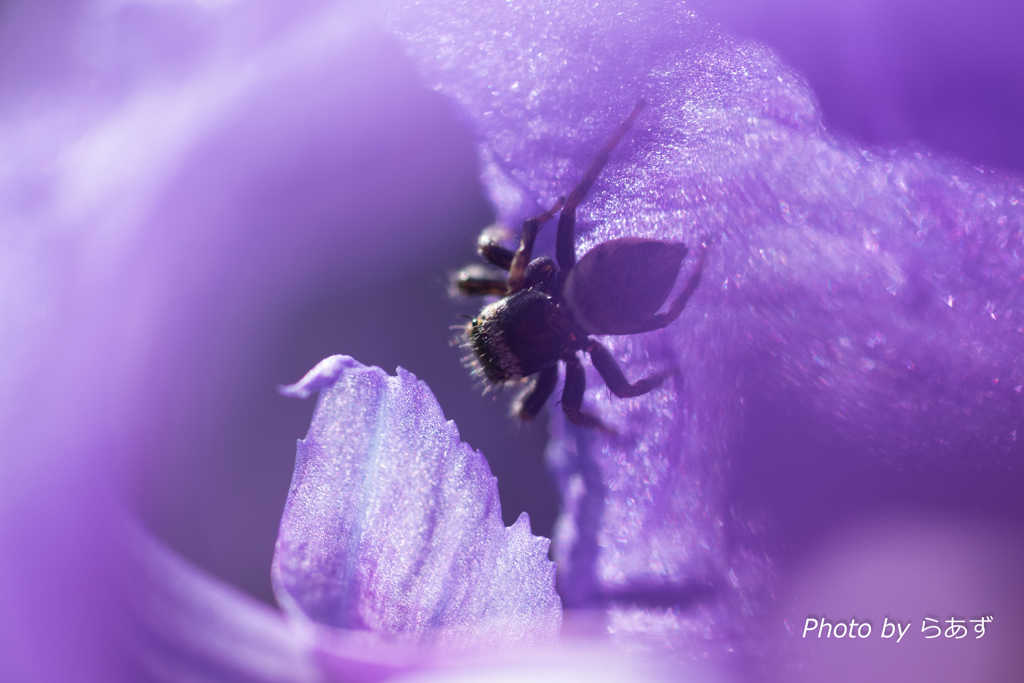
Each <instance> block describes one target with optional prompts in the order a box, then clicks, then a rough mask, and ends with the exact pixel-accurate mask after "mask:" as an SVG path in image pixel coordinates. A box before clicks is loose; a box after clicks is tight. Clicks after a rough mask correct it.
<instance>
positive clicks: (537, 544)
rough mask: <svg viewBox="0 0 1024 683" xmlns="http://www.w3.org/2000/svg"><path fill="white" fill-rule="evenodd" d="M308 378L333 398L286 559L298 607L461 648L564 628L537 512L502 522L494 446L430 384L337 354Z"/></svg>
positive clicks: (277, 567)
mask: <svg viewBox="0 0 1024 683" xmlns="http://www.w3.org/2000/svg"><path fill="white" fill-rule="evenodd" d="M330 378H336V381H334V382H330ZM302 385H311V386H318V387H320V399H319V403H318V405H317V409H316V414H315V415H314V417H313V423H312V425H311V426H310V429H309V433H308V434H307V435H306V438H305V440H303V441H301V442H299V448H298V455H297V457H296V463H295V475H294V478H293V480H292V486H291V490H290V492H289V496H288V502H287V504H286V506H285V511H284V517H283V519H282V521H281V531H280V535H279V537H278V542H277V551H276V554H275V558H274V569H273V579H274V586H275V591H276V594H277V596H278V600H279V602H280V603H281V605H282V606H283V607H284V609H285V610H286V611H287V612H289V613H291V614H292V615H293V616H296V617H298V618H300V619H310V620H312V621H314V622H317V623H319V624H324V625H328V626H333V627H338V628H342V629H357V630H369V631H371V632H374V633H378V634H382V635H383V634H393V635H395V636H397V637H398V638H399V640H402V641H405V642H409V643H414V644H434V645H438V646H440V647H442V648H450V649H454V650H474V649H477V648H480V647H485V646H487V647H489V646H516V645H519V644H531V645H532V644H537V643H541V642H545V641H550V640H552V639H554V638H555V637H556V636H557V634H558V632H559V629H560V626H561V619H562V617H561V603H560V601H559V598H558V596H557V595H556V594H555V591H554V566H553V565H552V563H551V562H550V561H549V560H548V559H547V549H548V541H547V540H546V539H543V538H538V537H535V536H533V535H532V534H531V533H530V523H529V518H528V517H527V516H526V515H525V514H524V515H523V516H521V517H520V518H519V520H517V521H516V523H515V524H513V525H512V526H511V527H509V528H506V527H505V526H504V525H503V524H502V522H501V510H500V506H499V503H498V491H497V485H496V480H495V479H494V477H493V476H492V475H491V473H490V470H489V469H488V466H487V463H486V461H485V460H484V457H483V455H481V454H480V453H479V452H476V451H474V450H472V449H471V448H470V447H469V446H467V445H466V444H464V443H462V442H461V440H460V439H459V433H458V430H457V429H456V427H455V425H454V423H452V422H450V421H446V420H445V419H444V415H443V414H442V413H441V409H440V407H439V406H438V404H437V401H436V400H435V399H434V397H433V395H432V394H431V393H430V390H429V389H428V388H427V387H426V385H425V384H423V383H422V382H420V381H419V380H417V379H416V377H415V376H413V375H412V374H410V373H408V372H406V371H405V370H403V369H401V368H399V369H398V375H397V376H396V377H391V376H389V375H387V374H386V373H385V372H384V371H383V370H380V369H379V368H366V367H363V366H358V364H355V363H354V362H352V361H351V359H349V358H347V357H342V356H335V357H333V358H329V359H327V360H325V361H323V362H322V363H321V364H320V365H318V366H317V368H315V369H314V370H313V371H312V372H311V373H310V374H308V375H307V376H306V377H305V378H303V380H302V382H300V384H299V385H296V387H301V386H302ZM296 387H293V388H291V390H292V391H294V392H296V393H300V392H301V389H299V388H296ZM286 391H287V390H286Z"/></svg>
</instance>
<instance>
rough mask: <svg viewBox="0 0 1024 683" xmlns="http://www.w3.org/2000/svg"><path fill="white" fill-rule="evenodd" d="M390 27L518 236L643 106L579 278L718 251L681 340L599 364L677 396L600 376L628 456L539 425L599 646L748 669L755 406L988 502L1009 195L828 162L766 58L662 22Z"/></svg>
mask: <svg viewBox="0 0 1024 683" xmlns="http://www.w3.org/2000/svg"><path fill="white" fill-rule="evenodd" d="M395 5H396V7H398V8H397V9H395V10H394V12H393V14H392V25H393V26H394V27H395V30H396V31H397V32H398V33H399V35H401V36H402V38H403V39H404V41H405V42H406V45H407V46H408V49H409V51H410V52H411V53H412V54H413V55H414V56H415V57H416V58H417V59H418V61H419V64H420V66H421V70H422V72H423V73H424V78H425V79H426V80H427V82H428V83H430V84H432V85H434V86H435V87H437V88H438V89H439V90H441V91H442V92H447V93H449V94H451V95H452V96H454V97H455V98H457V99H458V100H459V101H460V102H461V103H462V105H463V107H464V111H465V114H466V117H467V119H468V120H469V121H470V123H471V125H473V126H474V127H475V129H476V130H477V131H478V132H479V134H480V136H481V155H482V158H484V159H485V161H487V162H488V168H487V171H486V180H487V182H488V184H489V186H490V189H491V193H492V196H493V199H494V201H495V204H496V206H497V207H498V209H499V213H500V215H501V216H502V218H503V219H504V220H505V222H506V223H507V224H508V225H509V226H510V227H515V225H514V223H515V221H516V220H518V219H521V218H522V217H524V215H525V214H526V213H528V212H530V211H535V210H536V207H537V206H540V205H545V204H549V203H551V202H552V201H553V200H554V198H556V197H558V196H560V195H565V194H567V193H568V191H569V190H570V189H571V188H572V186H573V184H574V183H575V182H577V180H578V179H579V178H580V177H581V175H582V173H583V170H584V169H585V168H586V166H587V164H589V163H590V161H591V159H592V158H593V155H594V154H595V153H596V151H597V149H598V148H599V147H600V145H601V144H603V142H604V140H605V139H606V138H607V137H608V135H609V134H610V132H611V131H612V130H613V129H614V127H615V126H616V125H618V123H619V122H620V121H621V120H622V119H623V118H624V117H625V116H626V114H627V113H628V112H629V111H630V109H631V107H632V105H633V103H634V102H635V101H636V100H637V99H638V98H640V97H644V98H645V99H646V100H647V102H648V104H649V106H648V108H647V109H646V110H645V111H644V112H643V114H641V116H640V117H639V118H638V119H637V121H636V122H635V124H634V126H633V129H632V131H631V132H630V133H629V135H627V137H626V139H625V140H624V141H623V142H622V143H621V144H620V145H619V148H618V149H617V150H616V151H615V153H613V154H612V161H611V163H610V164H609V166H608V167H607V168H606V169H605V171H604V173H603V174H602V176H601V178H600V179H599V180H598V181H597V183H595V185H594V187H593V189H592V191H591V192H590V195H589V197H588V198H587V200H586V201H585V202H584V203H583V204H582V205H581V208H580V211H579V220H578V228H577V255H578V256H579V255H581V254H583V253H584V252H586V251H587V250H588V249H590V248H592V247H593V246H594V245H596V244H598V243H601V242H604V241H606V240H608V239H612V238H618V237H625V236H637V237H653V238H658V239H662V240H667V241H673V242H684V243H686V244H688V245H690V246H691V248H692V247H695V246H696V245H698V244H699V243H701V242H703V241H706V242H707V243H708V256H707V267H706V269H705V272H704V279H703V284H702V285H701V287H700V288H699V289H698V290H697V293H696V295H695V296H694V297H693V299H692V300H691V302H690V304H689V305H688V308H687V310H686V311H685V312H684V313H683V315H682V317H681V318H680V319H679V320H678V321H677V322H676V323H674V324H673V325H672V326H671V327H670V328H668V329H666V330H664V331H661V332H655V333H652V334H646V335H638V336H632V337H616V338H609V339H607V340H603V341H605V342H606V343H607V345H608V346H609V348H610V349H611V350H612V353H613V355H614V356H615V358H616V359H617V360H618V361H619V363H620V364H621V365H622V366H623V368H624V370H625V372H626V375H627V376H628V377H629V378H630V379H631V380H635V379H638V378H640V377H643V376H645V375H649V374H651V373H652V372H655V371H658V370H662V369H668V370H673V371H675V374H674V375H673V376H672V377H671V378H670V379H669V380H668V381H666V382H665V384H664V385H663V386H662V387H661V388H660V389H658V390H656V391H654V392H651V393H650V394H647V395H645V396H642V397H639V398H634V399H628V400H622V399H617V398H615V397H614V396H610V394H609V392H608V391H607V390H606V389H605V387H604V386H603V382H602V381H601V379H600V377H599V376H598V375H597V373H596V372H594V371H593V368H589V369H588V375H587V379H588V385H589V387H590V388H589V390H588V392H587V395H586V402H585V407H586V408H587V409H589V410H591V411H593V412H595V413H596V414H597V415H598V416H599V417H600V418H601V419H602V420H603V421H604V422H605V423H607V424H609V425H611V426H612V427H614V428H615V429H616V430H617V431H618V433H619V436H618V437H609V436H607V435H604V434H601V433H597V432H594V431H588V430H579V429H574V428H571V427H566V426H564V425H563V421H562V420H555V421H554V423H553V424H554V432H555V436H556V439H555V441H554V442H553V444H552V446H551V449H550V451H549V456H550V461H551V463H552V466H553V468H554V469H555V471H556V474H557V476H558V478H559V483H560V488H561V490H562V494H563V500H564V508H563V513H562V518H561V520H560V522H559V525H558V528H557V530H556V539H555V556H556V559H557V561H558V569H559V578H560V582H561V586H562V594H563V597H564V598H565V600H566V606H567V607H572V606H577V605H578V606H591V607H601V606H604V607H607V610H606V618H607V621H606V622H605V623H604V625H603V629H604V630H605V631H606V632H609V633H612V634H614V635H615V636H616V638H617V639H619V640H620V641H623V642H629V643H632V644H634V645H638V646H642V647H656V648H661V647H665V646H670V647H673V648H676V649H677V651H678V652H681V653H683V656H694V657H699V656H702V655H704V654H708V653H713V652H715V651H717V652H720V653H723V654H725V653H735V652H737V651H744V650H746V651H747V652H750V651H753V650H757V649H758V646H757V645H755V644H754V643H756V642H757V641H758V639H759V637H760V636H759V635H758V634H759V633H761V630H762V628H764V626H763V625H762V624H761V623H760V621H759V617H758V615H759V613H760V609H761V606H762V605H763V604H764V602H763V601H762V598H763V597H767V596H768V595H770V593H771V591H772V589H773V586H774V585H775V582H776V578H775V577H774V574H775V569H774V566H773V559H772V556H766V555H765V554H764V552H763V550H762V544H763V536H762V535H761V534H760V530H761V529H763V520H762V519H761V518H760V517H759V516H758V515H757V514H756V503H757V500H751V499H746V500H744V499H742V498H741V497H739V498H738V497H737V494H736V491H737V488H739V487H737V486H736V482H737V480H736V479H735V478H732V476H731V473H730V463H731V462H732V461H733V460H734V459H736V458H737V457H738V447H739V446H740V444H741V442H742V439H743V437H744V428H745V427H746V426H747V424H748V423H747V417H748V414H749V412H750V411H751V410H753V407H754V406H755V405H764V404H768V405H771V406H777V407H778V408H776V409H777V410H781V411H786V410H789V411H793V412H795V413H796V414H797V416H798V417H797V418H795V419H796V421H797V423H798V424H812V425H816V426H817V425H825V426H826V427H827V428H828V429H830V430H832V431H831V432H830V434H831V435H832V437H833V438H834V439H836V442H838V443H845V444H854V445H856V446H857V447H858V448H860V449H861V451H860V453H862V454H863V457H865V458H870V459H872V461H873V462H875V463H876V464H878V465H881V464H882V463H883V462H889V463H895V464H896V468H894V469H895V470H896V471H899V470H907V469H911V468H914V471H915V475H914V476H913V477H906V478H905V479H903V481H904V483H905V485H906V486H908V487H919V488H920V487H928V486H930V485H935V486H948V485H949V473H950V472H952V473H954V476H963V477H964V478H965V479H970V478H971V477H973V476H975V475H976V474H977V473H978V472H979V471H983V472H984V473H985V474H984V475H983V476H984V477H988V479H989V480H993V479H997V478H998V476H999V475H998V473H999V472H1000V471H1003V468H1004V466H1005V465H1004V463H1008V462H1010V461H1011V458H1009V457H1008V456H1012V455H1016V454H1019V453H1020V449H1021V446H1020V444H1021V441H1020V440H1019V438H1018V435H1019V433H1020V430H1021V428H1022V427H1024V419H1022V417H1021V415H1022V411H1021V407H1022V402H1021V401H1022V399H1021V389H1020V387H1021V385H1022V384H1024V356H1022V354H1021V350H1022V349H1024V344H1022V340H1024V335H1022V333H1024V326H1022V320H1021V314H1020V311H1021V310H1024V290H1022V289H1021V287H1020V283H1021V281H1022V278H1024V265H1022V261H1021V258H1022V255H1024V242H1022V228H1024V188H1022V186H1021V183H1020V181H1019V180H1018V179H1015V178H1012V177H1007V176H1004V175H1001V174H999V173H994V172H991V171H988V170H985V169H979V168H974V167H971V166H968V165H966V164H962V163H959V162H956V161H955V160H948V159H944V158H940V157H937V156H934V155H932V154H929V153H928V152H927V151H926V150H914V149H911V150H905V151H894V152H891V153H890V152H880V151H871V150H865V149H860V148H858V147H857V146H856V145H853V144H852V143H850V142H848V141H844V140H841V139H838V138H836V137H833V136H832V135H830V134H829V132H828V131H826V130H825V129H824V128H823V126H822V125H821V122H820V118H819V115H818V112H817V109H816V105H815V100H814V97H813V94H812V93H811V92H810V91H809V90H808V89H807V87H806V86H805V84H804V83H803V82H802V80H801V79H800V77H799V76H798V75H796V74H794V73H793V72H792V71H791V70H790V69H788V68H787V67H786V66H785V65H783V64H781V63H780V61H779V60H778V58H777V57H776V56H775V55H774V54H773V53H772V52H771V51H770V50H769V49H767V48H765V47H763V46H760V45H757V44H751V43H743V42H738V41H736V40H734V39H732V38H730V37H728V36H726V35H723V34H721V33H720V32H719V31H718V30H717V29H716V28H714V27H710V26H708V25H706V24H704V23H703V22H702V21H701V20H700V19H699V18H697V17H696V16H694V15H693V14H691V13H689V12H688V11H687V10H685V9H683V8H681V6H679V5H678V4H677V3H662V2H633V1H630V0H624V1H622V2H607V3H596V4H595V3H590V2H576V1H574V0H567V1H564V2H554V3H552V2H530V1H528V2H518V3H488V2H479V3H475V2H467V3H462V4H459V5H457V6H455V8H453V7H452V6H451V5H450V4H449V3H443V2H437V3H434V2H423V1H419V2H416V3H414V4H406V3H395ZM547 232H548V233H551V232H553V230H548V231H547ZM692 263H693V260H692V259H691V260H689V261H688V262H687V263H686V264H685V265H684V273H685V272H686V269H688V268H692ZM832 455H833V453H832V452H831V451H829V450H827V449H826V450H825V451H824V452H823V453H821V454H820V456H819V461H820V462H821V463H822V465H821V467H822V468H824V469H825V470H826V471H831V470H830V468H837V467H838V461H837V460H834V459H832ZM778 462H779V463H780V464H781V465H783V466H785V465H786V462H785V460H780V461H778ZM836 471H840V470H838V469H837V470H836ZM890 471H892V470H890ZM762 479H763V481H762V482H759V483H758V484H755V485H754V488H755V490H756V493H757V495H759V496H767V495H768V493H767V488H768V487H769V486H771V485H774V482H775V481H777V480H778V481H781V482H782V483H783V484H784V485H790V482H795V483H794V484H792V486H793V488H792V489H787V490H795V491H800V492H801V493H802V491H803V490H805V489H809V488H811V487H813V486H815V485H816V484H815V482H814V480H813V479H812V478H805V473H804V472H803V471H800V470H799V469H798V468H797V470H796V471H793V472H791V473H790V474H789V475H788V476H783V475H781V474H780V475H777V476H775V477H774V478H769V477H762ZM769 482H772V483H769ZM758 486H760V488H758ZM848 486H849V487H852V486H854V483H853V482H852V481H851V482H849V484H848ZM845 491H846V493H845V495H846V496H848V497H850V498H853V499H856V498H857V496H858V491H857V490H855V489H852V488H847V489H846V490H845ZM754 498H755V499H756V498H757V496H754ZM866 499H867V498H866V497H865V500H866ZM831 505H834V504H833V503H832V502H831V501H826V502H825V505H824V508H825V509H826V510H832V507H830V506H831ZM804 514H810V515H813V514H818V511H817V509H816V510H815V511H814V512H805V513H804ZM832 514H838V513H834V512H833V513H832ZM977 609H983V606H977ZM773 628H774V626H773Z"/></svg>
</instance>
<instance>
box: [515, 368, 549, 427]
mask: <svg viewBox="0 0 1024 683" xmlns="http://www.w3.org/2000/svg"><path fill="white" fill-rule="evenodd" d="M556 384H558V366H557V365H549V366H548V367H546V368H544V369H543V370H541V371H540V372H538V373H537V376H536V377H534V378H533V379H531V380H530V383H529V384H527V385H526V388H525V389H524V390H523V391H522V392H521V393H520V394H519V396H518V397H516V400H515V402H514V403H513V404H512V414H513V415H518V416H519V418H520V419H522V420H532V419H533V418H535V417H537V413H539V412H540V409H541V408H543V407H544V404H545V403H546V402H547V400H548V398H549V397H550V396H551V394H552V392H554V390H555V385H556Z"/></svg>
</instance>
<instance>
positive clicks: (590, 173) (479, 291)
mask: <svg viewBox="0 0 1024 683" xmlns="http://www.w3.org/2000/svg"><path fill="white" fill-rule="evenodd" d="M643 108H644V101H643V100H640V101H639V102H637V104H636V107H634V109H633V111H632V113H630V115H629V116H628V117H627V118H626V120H625V121H624V122H623V123H622V125H621V126H619V128H618V130H616V131H615V133H614V134H613V135H612V136H611V138H610V139H609V140H608V142H607V143H605V145H604V147H602V148H601V150H600V151H599V152H598V153H597V156H596V158H595V159H594V161H593V162H592V163H591V164H590V167H589V168H588V169H587V171H586V173H584V174H583V179H582V180H580V183H579V185H577V186H576V187H575V188H574V189H573V191H572V192H571V193H570V194H569V196H568V197H567V198H562V199H559V200H558V202H556V203H555V205H554V206H553V207H552V208H551V209H550V210H549V211H545V212H544V213H542V214H541V215H539V216H536V217H534V218H530V219H528V220H527V221H526V222H525V223H524V225H523V233H522V238H521V241H520V244H519V248H518V249H517V250H516V251H515V252H513V251H512V250H511V249H508V248H506V247H504V246H502V245H501V244H500V243H499V241H498V240H499V238H498V237H497V236H496V234H495V231H494V230H492V229H488V230H484V232H483V233H482V234H481V235H480V239H479V241H478V243H477V246H478V249H479V252H480V255H481V256H482V257H483V259H484V260H485V261H487V262H488V263H489V264H491V265H492V266H497V267H498V268H501V269H503V270H506V271H508V276H507V278H506V277H504V276H503V274H501V273H499V272H498V271H493V270H490V269H487V268H485V267H482V266H469V267H468V268H466V269H464V270H463V271H462V272H461V273H459V274H458V276H457V277H456V279H455V285H456V288H457V290H458V292H459V293H461V294H464V295H468V296H482V295H497V296H501V297H502V298H501V299H499V300H498V301H496V302H495V303H492V304H490V305H488V306H485V307H484V308H483V309H482V310H481V311H480V313H479V314H478V315H477V316H476V317H475V318H473V319H472V320H471V321H470V322H469V323H468V324H467V325H466V326H465V328H464V330H463V338H464V343H463V346H465V347H467V348H469V349H471V350H472V354H470V355H469V356H468V358H467V360H469V361H470V362H471V364H472V365H473V366H475V372H476V373H477V374H483V375H484V376H485V377H486V378H487V379H488V380H490V382H491V383H493V384H503V383H505V382H509V381H513V380H518V379H522V378H525V377H529V376H530V375H535V377H534V378H533V379H532V380H531V381H530V382H529V383H528V385H527V386H526V388H525V389H524V390H523V391H522V392H521V393H520V395H519V397H518V398H517V399H516V401H515V403H514V404H513V412H514V413H516V414H517V415H518V416H519V417H520V418H522V419H524V420H529V419H530V418H532V417H534V416H535V415H536V414H537V413H538V412H539V411H540V409H541V408H542V407H543V406H544V403H545V402H546V401H547V399H548V397H549V396H550V395H551V393H552V392H553V391H554V389H555V384H556V383H557V381H558V361H562V362H564V363H565V388H564V389H563V391H562V410H563V411H565V415H566V417H567V418H568V419H569V421H570V422H572V423H573V424H577V425H583V426H588V427H603V425H602V424H601V422H600V420H598V419H597V418H596V417H594V416H592V415H588V414H587V413H585V412H583V410H582V407H583V392H584V390H585V389H586V375H585V374H584V371H583V366H582V365H581V364H580V359H579V357H578V356H577V352H579V351H585V352H587V353H588V354H590V359H591V361H592V362H593V363H594V367H595V368H597V371H598V372H599V373H600V374H601V377H602V378H603V379H604V381H605V384H607V385H608V388H609V389H611V391H612V393H614V394H615V395H616V396H619V397H621V398H627V397H630V396H641V395H643V394H646V393H647V392H649V391H651V390H652V389H654V388H656V387H657V386H658V385H659V384H661V382H662V381H663V380H664V379H665V377H666V374H667V373H664V372H662V373H658V374H655V375H651V376H650V377H645V378H643V379H641V380H639V381H637V382H634V383H632V384H630V383H629V381H628V380H627V379H626V377H625V375H623V374H622V370H621V369H620V368H619V366H618V364H617V363H616V362H615V359H614V358H612V355H611V353H609V351H608V349H606V348H605V347H604V346H602V345H601V344H600V343H599V342H597V341H595V340H593V339H591V338H590V335H592V334H598V335H601V334H614V335H626V334H640V333H642V332H651V331H653V330H659V329H661V328H663V327H665V326H667V325H668V324H669V323H671V322H672V321H673V320H675V319H676V318H677V317H679V314H680V313H682V311H683V307H684V306H685V305H686V302H687V300H688V299H689V298H690V296H691V295H692V294H693V292H694V291H695V290H696V289H697V286H698V285H699V284H700V276H701V272H702V270H703V265H704V251H703V250H702V251H701V254H700V258H699V260H698V262H697V265H696V268H695V270H694V272H693V274H692V275H691V276H690V279H689V280H688V281H687V283H686V286H685V287H683V289H682V291H681V292H680V293H679V295H678V296H677V297H676V299H675V300H674V301H673V302H672V303H671V305H670V306H669V307H668V310H667V311H665V312H663V313H658V309H660V308H661V306H662V305H663V304H664V303H665V301H666V300H667V299H668V295H669V294H670V293H671V291H672V287H673V285H674V284H675V281H676V278H677V277H678V276H679V271H680V268H681V266H682V262H683V259H684V258H685V257H686V254H687V253H688V249H687V248H686V246H684V245H682V244H675V243H671V242H660V241H657V240H649V239H640V238H636V237H624V238H621V239H614V240H609V241H608V242H604V243H602V244H599V245H597V246H596V247H594V248H593V249H591V250H590V251H588V252H587V253H586V254H584V255H583V257H582V258H581V259H580V261H579V263H577V262H576V252H575V249H574V242H575V237H576V207H577V206H578V205H579V204H580V202H582V201H583V199H584V197H586V195H587V192H588V191H589V190H590V186H591V185H593V184H594V181H595V180H596V179H597V177H598V175H599V174H600V173H601V170H602V169H603V168H604V166H605V164H606V163H608V157H609V155H610V154H611V152H612V150H613V149H615V147H616V145H618V143H619V141H620V140H621V139H622V137H623V136H624V135H625V134H626V131H627V130H628V129H629V127H630V125H631V124H632V123H633V120H634V119H636V117H637V116H638V115H639V114H640V111H641V110H642V109H643ZM559 210H561V216H560V217H559V219H558V233H557V236H556V244H555V257H556V259H557V262H558V265H557V266H556V265H555V262H553V261H552V260H551V259H550V258H548V257H547V256H541V257H539V258H536V259H533V260H531V252H532V250H533V244H534V240H535V239H536V237H537V232H538V231H539V230H540V228H541V226H542V225H543V224H544V223H546V222H547V221H549V220H551V219H552V218H553V217H554V215H555V214H556V213H558V211H559Z"/></svg>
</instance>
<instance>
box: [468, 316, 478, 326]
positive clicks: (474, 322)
mask: <svg viewBox="0 0 1024 683" xmlns="http://www.w3.org/2000/svg"><path fill="white" fill-rule="evenodd" d="M469 324H470V325H472V326H473V327H476V326H477V325H478V324H479V323H478V321H477V319H476V318H473V320H471V321H470V323H469Z"/></svg>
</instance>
